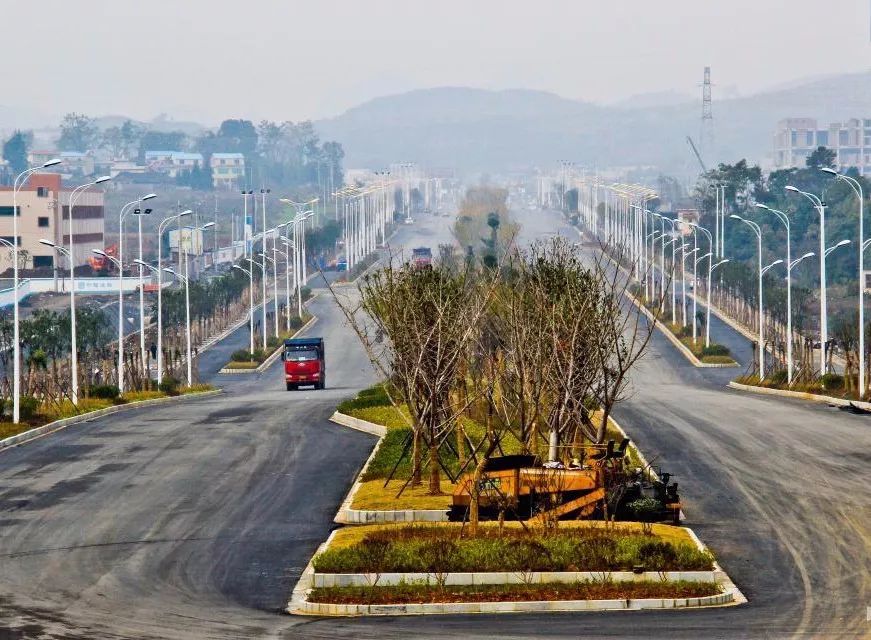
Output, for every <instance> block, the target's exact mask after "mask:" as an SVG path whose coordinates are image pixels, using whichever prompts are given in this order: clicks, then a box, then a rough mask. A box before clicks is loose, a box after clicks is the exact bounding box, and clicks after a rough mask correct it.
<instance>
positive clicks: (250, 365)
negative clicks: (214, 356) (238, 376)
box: [224, 360, 263, 369]
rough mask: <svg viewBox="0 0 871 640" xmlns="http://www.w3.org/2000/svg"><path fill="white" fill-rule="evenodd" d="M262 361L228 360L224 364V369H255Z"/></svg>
mask: <svg viewBox="0 0 871 640" xmlns="http://www.w3.org/2000/svg"><path fill="white" fill-rule="evenodd" d="M262 363H263V361H262V360H260V361H257V360H251V361H246V362H243V361H241V360H230V362H228V363H227V364H225V365H224V368H225V369H256V368H257V367H259V366H260V365H261V364H262Z"/></svg>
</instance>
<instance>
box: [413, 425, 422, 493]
mask: <svg viewBox="0 0 871 640" xmlns="http://www.w3.org/2000/svg"><path fill="white" fill-rule="evenodd" d="M420 476H421V473H420V431H419V430H418V429H415V430H414V436H413V437H412V444H411V486H412V487H417V486H420Z"/></svg>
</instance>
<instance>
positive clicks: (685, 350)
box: [574, 227, 741, 369]
mask: <svg viewBox="0 0 871 640" xmlns="http://www.w3.org/2000/svg"><path fill="white" fill-rule="evenodd" d="M574 229H575V231H576V232H577V233H578V235H579V236H580V237H581V239H582V240H583V238H584V234H583V232H582V231H581V230H580V229H578V228H577V227H574ZM605 256H606V257H607V258H608V260H610V261H611V262H612V263H613V264H614V266H616V267H617V268H618V269H620V270H622V271H623V272H624V273H627V274H628V272H627V271H626V268H625V267H624V266H623V265H621V264H620V263H619V262H617V261H616V260H614V258H612V257H611V256H609V255H608V254H607V253H606V254H605ZM626 296H627V297H628V298H629V299H630V300H631V301H632V304H634V305H635V306H636V307H638V308H639V309H640V310H641V311H643V312H644V314H645V315H646V316H647V317H648V318H649V319H650V320H652V321H653V322H654V324H655V326H656V328H657V329H659V330H660V331H661V332H662V333H663V334H664V335H665V337H666V338H668V339H669V340H670V341H671V343H672V344H673V345H674V346H675V347H677V349H678V351H680V352H681V354H683V356H684V357H685V358H686V359H687V360H689V361H690V364H692V365H693V366H694V367H699V368H700V369H727V368H732V367H740V366H741V365H739V364H738V363H737V362H733V363H732V364H729V363H714V362H702V361H701V360H699V359H698V358H697V357H696V354H694V353H693V352H692V351H690V349H689V347H687V346H686V345H685V344H684V343H683V342H681V341H680V340H679V339H678V338H677V336H675V335H674V334H673V333H672V332H671V331H670V330H669V329H668V327H666V326H664V323H663V322H662V321H661V320H657V319H656V317H655V316H654V315H653V314H652V313H651V312H650V309H648V308H647V307H645V306H644V304H643V303H641V302H640V301H639V300H638V299H637V298H636V297H635V296H633V295H632V294H631V293H629V292H628V291H627V292H626ZM713 311H714V307H713V306H711V312H712V313H713Z"/></svg>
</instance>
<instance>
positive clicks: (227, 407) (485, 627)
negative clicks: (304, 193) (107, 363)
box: [0, 211, 871, 638]
mask: <svg viewBox="0 0 871 640" xmlns="http://www.w3.org/2000/svg"><path fill="white" fill-rule="evenodd" d="M520 217H521V222H522V223H523V225H524V226H523V231H522V234H521V235H522V237H521V242H527V241H530V240H532V239H534V238H537V237H543V236H547V235H550V234H552V233H554V232H556V233H559V234H561V235H565V236H566V237H569V238H572V239H576V235H575V232H574V231H573V230H572V229H570V228H569V227H567V226H566V225H565V224H564V223H563V222H562V220H561V218H560V216H559V215H558V214H555V213H553V212H543V211H533V212H524V213H522V214H520ZM448 223H449V220H448V219H441V218H435V219H421V220H419V221H418V222H417V223H416V224H415V225H413V226H411V227H403V228H401V229H400V231H399V233H398V234H397V236H396V238H395V239H394V240H393V243H392V244H393V245H394V246H399V245H404V246H405V247H406V248H410V247H412V246H416V245H418V244H424V245H428V246H431V247H433V249H435V246H436V245H437V244H438V242H440V241H444V240H445V239H446V238H447V225H448ZM312 311H313V312H314V313H315V314H316V315H318V316H319V320H318V323H317V324H316V325H315V326H314V327H313V328H312V329H311V330H310V331H309V334H310V335H322V336H324V337H325V339H326V341H327V367H328V369H327V371H328V389H327V390H325V391H320V392H314V391H299V392H290V393H288V392H285V391H284V389H283V385H282V381H281V370H280V368H279V367H278V366H274V367H272V368H271V369H270V370H269V371H268V372H266V373H265V374H264V375H262V376H256V375H249V376H242V375H237V376H231V377H224V376H221V377H220V379H218V377H217V376H216V375H215V373H214V372H215V371H217V368H218V367H220V365H221V364H223V362H225V361H226V359H227V356H228V355H229V353H230V352H231V351H232V350H234V349H236V348H240V347H242V346H244V344H245V343H246V342H247V332H246V331H247V330H246V329H245V328H243V329H240V330H239V331H238V332H236V333H235V334H234V335H233V336H231V337H230V338H229V339H228V340H226V341H224V342H223V343H221V344H220V345H218V346H216V347H214V348H212V349H210V350H209V351H207V352H205V353H204V354H202V355H201V358H200V366H201V369H202V371H203V375H204V377H206V378H209V377H212V378H213V379H216V380H217V381H218V383H219V384H221V386H223V387H224V389H225V393H224V394H223V395H221V396H219V397H218V398H212V399H201V400H194V401H190V402H187V403H181V404H177V405H173V406H167V407H162V408H159V409H149V410H138V411H133V412H130V413H126V414H119V415H117V416H112V417H108V418H103V419H97V420H94V421H92V422H89V423H86V424H84V425H80V426H75V427H70V428H68V429H65V430H63V431H61V432H58V433H55V434H53V435H51V436H48V437H46V438H43V439H41V440H38V441H35V442H31V443H29V444H27V445H25V446H22V447H18V448H16V449H12V450H7V451H5V452H0V482H2V485H0V486H2V489H0V567H2V570H0V594H2V595H0V620H2V623H0V624H2V625H3V626H4V627H5V629H6V632H5V635H2V634H0V637H10V638H18V637H40V636H42V637H56V638H95V637H100V638H115V637H124V638H219V637H220V638H237V637H287V638H291V637H299V638H333V637H347V638H385V637H391V638H405V637H455V638H491V637H492V636H493V635H495V634H498V635H499V636H501V637H504V638H534V637H582V636H583V637H675V638H701V637H706V638H707V637H724V638H746V637H836V636H843V637H859V636H862V635H868V634H869V632H871V628H869V627H871V625H869V623H867V622H866V621H865V607H866V606H868V605H871V594H869V587H871V577H869V564H868V557H869V551H871V549H869V547H871V531H869V517H871V509H869V497H868V491H867V484H868V480H869V474H868V472H867V465H868V462H869V461H871V455H869V454H868V451H869V450H871V447H869V445H871V436H869V428H868V427H869V418H866V417H863V416H853V415H848V414H845V413H843V412H838V411H836V410H833V409H829V408H827V407H818V406H809V405H807V404H804V403H800V402H790V401H781V400H774V399H768V398H760V397H756V396H748V395H743V394H740V393H738V392H734V391H730V390H727V389H725V388H724V386H723V385H724V384H725V381H727V380H728V378H729V377H730V376H732V375H734V373H735V370H697V369H695V368H693V367H691V366H690V365H689V364H688V363H687V362H686V361H685V360H683V358H682V356H680V355H679V354H678V353H677V352H676V351H675V350H674V348H673V347H672V346H671V345H670V344H669V343H667V342H666V341H665V340H664V338H662V337H661V336H659V335H658V334H657V335H655V336H654V339H653V341H652V344H651V346H650V350H649V352H648V355H647V356H646V358H645V360H644V361H643V362H642V364H641V365H640V366H639V369H638V371H637V372H636V374H635V376H634V378H633V380H634V382H633V387H632V389H631V393H630V394H629V397H628V399H627V400H626V401H625V402H624V403H623V405H622V407H621V408H620V410H619V411H618V414H617V418H618V420H620V422H621V424H623V426H624V427H625V428H626V429H627V430H628V431H629V432H630V434H631V435H632V436H633V437H634V438H635V439H636V440H637V441H638V442H639V444H640V446H641V447H642V449H643V450H644V451H645V453H646V454H647V456H648V458H649V459H653V460H655V462H654V463H655V464H662V465H663V467H664V468H665V469H666V470H670V471H673V472H675V473H676V474H677V480H678V481H679V482H680V483H681V492H682V495H683V498H684V502H685V505H686V506H685V511H686V514H687V517H688V521H687V524H689V525H691V526H693V528H694V529H695V530H696V531H697V532H698V533H699V535H700V536H701V537H702V539H703V540H704V541H705V542H707V543H708V544H709V545H711V547H712V548H713V549H714V551H715V552H716V553H717V555H718V557H719V558H720V560H721V563H722V564H723V565H724V568H725V569H726V570H727V571H728V572H729V573H730V575H731V576H732V577H733V578H734V579H735V580H736V582H737V583H738V585H739V587H740V588H741V589H742V590H743V591H744V593H745V594H746V595H747V596H748V597H749V598H750V603H749V604H747V605H744V606H741V607H732V608H726V609H708V610H699V611H682V612H677V611H669V612H641V613H619V612H617V613H597V614H580V615H578V614H573V615H570V614H552V615H511V616H446V617H430V618H417V617H415V618H373V619H340V620H334V619H307V618H293V617H289V616H286V615H283V614H281V613H280V611H281V609H282V608H283V606H284V604H285V602H286V599H287V596H288V593H289V591H290V589H291V587H292V585H293V584H294V582H295V580H296V578H297V577H298V576H299V573H300V571H301V570H302V568H303V567H304V566H305V564H306V562H307V561H308V559H309V557H310V556H311V553H312V552H313V551H314V549H315V548H316V547H317V545H318V544H319V543H320V542H321V541H322V540H323V539H324V538H325V537H326V535H327V534H328V532H329V530H330V528H331V527H332V526H334V525H332V517H333V515H334V513H335V510H336V508H337V506H338V504H339V502H340V501H341V498H342V497H343V495H344V493H345V492H346V491H347V489H348V487H349V486H350V483H351V481H352V479H353V477H354V475H355V473H356V471H357V470H358V468H359V466H360V465H361V464H362V461H363V460H364V459H365V458H366V456H367V455H368V452H369V451H370V450H371V446H372V444H373V439H372V438H371V437H369V436H366V435H364V434H360V433H357V432H353V431H350V430H346V429H343V428H340V427H337V426H335V425H332V424H331V423H329V422H328V421H327V417H328V416H329V414H330V412H331V411H332V408H333V407H334V406H335V404H336V402H337V401H338V400H339V399H341V398H344V397H346V396H348V395H351V394H353V392H354V391H355V390H356V389H359V388H361V387H363V386H365V385H367V384H369V383H370V382H371V381H372V380H373V374H372V372H371V368H370V367H369V365H368V362H367V359H366V356H365V354H364V353H363V351H362V349H361V348H360V347H359V346H358V345H357V343H356V339H355V338H354V337H353V336H352V334H351V332H350V331H349V329H348V328H347V327H345V326H344V321H343V319H342V317H341V315H340V314H339V313H338V311H337V309H335V307H334V303H333V302H332V300H331V298H330V297H329V296H328V295H327V294H322V295H321V296H319V297H318V298H317V299H316V300H315V301H314V302H313V303H312ZM712 330H713V335H714V339H715V340H718V341H726V342H728V343H729V344H730V345H731V346H732V347H733V351H734V352H736V353H737V354H738V356H739V358H746V357H749V356H748V354H749V349H748V346H747V344H746V341H743V339H741V338H739V337H738V336H736V335H735V334H734V332H731V330H729V329H728V328H726V327H724V326H723V325H722V324H720V323H716V322H715V323H713V324H712Z"/></svg>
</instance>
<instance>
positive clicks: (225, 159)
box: [209, 153, 245, 189]
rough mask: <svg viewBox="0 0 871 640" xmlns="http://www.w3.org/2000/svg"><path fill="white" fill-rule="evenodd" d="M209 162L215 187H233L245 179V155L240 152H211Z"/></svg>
mask: <svg viewBox="0 0 871 640" xmlns="http://www.w3.org/2000/svg"><path fill="white" fill-rule="evenodd" d="M209 164H210V166H211V167H212V184H213V185H214V186H215V188H223V189H233V188H235V187H238V186H239V185H240V184H242V183H243V182H244V181H245V156H244V155H242V154H241V153H213V154H212V157H211V160H210V161H209Z"/></svg>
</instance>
